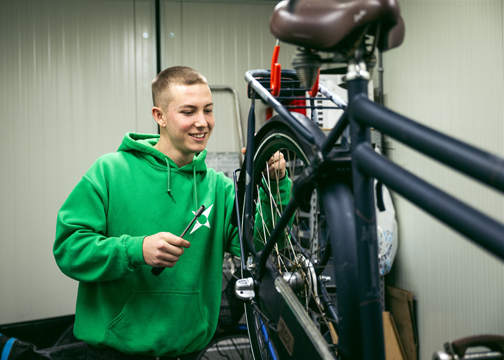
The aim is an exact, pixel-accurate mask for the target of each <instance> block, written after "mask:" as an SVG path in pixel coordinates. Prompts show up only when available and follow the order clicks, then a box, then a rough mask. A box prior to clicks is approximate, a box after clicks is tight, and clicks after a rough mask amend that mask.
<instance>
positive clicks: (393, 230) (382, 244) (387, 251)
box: [375, 180, 398, 276]
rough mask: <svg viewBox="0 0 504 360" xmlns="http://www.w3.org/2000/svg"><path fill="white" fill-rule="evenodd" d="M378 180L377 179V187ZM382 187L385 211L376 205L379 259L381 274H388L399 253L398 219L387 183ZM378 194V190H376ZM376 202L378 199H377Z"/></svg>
mask: <svg viewBox="0 0 504 360" xmlns="http://www.w3.org/2000/svg"><path fill="white" fill-rule="evenodd" d="M376 183H377V181H376V180H375V188H376ZM381 187H382V198H383V205H384V206H385V210H384V211H380V209H378V206H376V225H377V226H376V227H377V232H378V259H379V268H380V275H382V276H383V275H386V274H388V273H389V272H390V270H391V269H392V264H393V263H394V259H395V256H396V253H397V246H398V240H397V221H396V219H395V208H394V204H393V203H392V198H391V196H390V192H389V191H388V189H387V187H386V186H385V185H383V184H382V185H381ZM375 196H376V192H375ZM375 200H376V199H375ZM375 203H376V201H375Z"/></svg>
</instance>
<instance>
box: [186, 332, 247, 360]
mask: <svg viewBox="0 0 504 360" xmlns="http://www.w3.org/2000/svg"><path fill="white" fill-rule="evenodd" d="M196 359H197V360H222V359H226V360H253V359H254V357H253V355H252V350H251V348H250V341H249V336H248V333H247V331H237V332H234V333H225V334H223V335H220V336H217V337H216V338H215V339H213V340H212V341H210V343H209V344H208V345H207V346H206V347H205V348H204V349H203V350H201V352H200V353H199V354H198V356H197V357H196Z"/></svg>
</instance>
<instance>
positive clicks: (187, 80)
mask: <svg viewBox="0 0 504 360" xmlns="http://www.w3.org/2000/svg"><path fill="white" fill-rule="evenodd" d="M172 84H177V85H195V84H206V85H208V82H207V79H206V78H205V77H204V76H203V75H201V74H200V73H199V72H197V71H196V70H194V69H192V68H190V67H188V66H172V67H169V68H167V69H164V70H163V71H161V72H160V73H159V74H158V75H157V76H156V78H155V79H154V80H153V81H152V85H151V88H152V102H153V103H154V106H157V107H160V108H162V109H166V108H168V102H169V94H166V96H164V97H163V93H164V92H165V90H168V89H169V87H170V85H172Z"/></svg>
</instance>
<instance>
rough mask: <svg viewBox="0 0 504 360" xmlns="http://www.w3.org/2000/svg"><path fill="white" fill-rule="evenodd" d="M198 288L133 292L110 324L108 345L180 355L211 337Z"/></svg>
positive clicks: (138, 352) (138, 351)
mask: <svg viewBox="0 0 504 360" xmlns="http://www.w3.org/2000/svg"><path fill="white" fill-rule="evenodd" d="M210 332H211V331H210V329H209V326H208V322H207V320H206V317H205V315H204V313H203V309H202V307H201V301H200V295H199V292H197V291H194V292H178V291H163V292H154V293H153V292H134V293H132V294H131V296H130V297H129V299H128V301H127V302H126V304H125V305H124V307H123V309H122V311H121V313H120V314H119V315H118V316H116V317H115V318H114V319H113V320H112V321H111V322H110V323H109V325H108V329H107V337H106V342H107V345H108V346H110V347H113V348H116V349H120V350H121V351H122V352H124V353H130V354H146V355H152V356H161V355H179V354H182V353H183V352H190V351H194V350H197V349H198V348H199V347H200V346H201V345H202V344H203V343H206V342H207V340H210V337H211V336H212V334H210Z"/></svg>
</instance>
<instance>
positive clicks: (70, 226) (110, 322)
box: [54, 66, 291, 360]
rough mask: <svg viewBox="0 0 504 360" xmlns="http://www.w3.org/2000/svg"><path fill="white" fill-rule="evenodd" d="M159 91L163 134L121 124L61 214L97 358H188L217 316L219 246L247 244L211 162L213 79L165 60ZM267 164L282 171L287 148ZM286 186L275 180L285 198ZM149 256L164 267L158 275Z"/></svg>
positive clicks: (63, 239) (64, 255)
mask: <svg viewBox="0 0 504 360" xmlns="http://www.w3.org/2000/svg"><path fill="white" fill-rule="evenodd" d="M152 94H153V101H154V107H153V108H152V116H153V117H154V120H156V122H157V123H158V124H159V127H160V135H145V134H135V133H128V134H126V135H125V137H124V139H123V142H122V144H121V146H120V147H119V149H118V151H117V152H116V153H111V154H106V155H104V156H102V157H100V158H99V159H98V160H97V161H96V162H95V163H94V164H93V165H92V166H91V168H90V169H89V170H88V171H87V173H86V174H85V175H84V177H83V178H82V179H81V180H80V182H79V183H78V184H77V186H76V187H75V188H74V190H73V191H72V193H71V194H70V195H69V197H68V199H67V200H66V201H65V203H64V204H63V206H62V208H61V209H60V211H59V213H58V220H57V230H56V241H55V244H54V256H55V258H56V261H57V263H58V266H59V267H60V269H61V270H62V272H63V273H65V274H66V275H67V276H69V277H71V278H73V279H75V280H78V281H79V291H78V296H77V306H76V314H75V327H74V333H75V336H76V337H77V338H78V339H81V340H83V341H85V342H86V343H88V345H89V353H88V359H90V360H91V359H92V360H95V359H117V360H121V359H154V358H155V357H166V358H168V359H169V358H179V357H180V358H182V359H192V358H193V357H194V354H195V353H196V352H197V351H198V350H201V349H202V348H203V347H204V346H205V345H206V344H207V343H208V342H209V341H210V339H211V337H212V335H213V333H214V331H215V328H216V325H217V320H218V315H219V307H220V294H221V284H222V282H221V281H222V263H223V255H224V251H228V252H231V253H233V254H234V255H238V256H239V255H240V251H239V250H240V249H239V241H238V236H237V229H236V228H235V227H233V226H232V225H231V214H232V209H233V206H234V204H233V203H234V189H233V183H232V181H231V180H230V179H228V178H226V177H225V176H224V175H223V174H222V173H217V172H215V171H214V170H213V169H207V167H206V165H205V156H206V149H205V148H206V144H207V141H208V138H209V137H210V135H211V133H212V130H213V127H214V117H213V111H212V110H213V103H212V95H211V92H210V89H209V87H208V84H207V81H206V79H205V78H204V77H203V76H202V75H201V74H199V73H197V72H196V71H195V70H193V69H191V68H187V67H181V66H177V67H172V68H168V69H166V70H164V71H162V72H161V73H160V74H159V75H158V76H157V77H156V79H154V81H153V83H152ZM270 163H271V165H270V174H271V176H273V177H275V176H278V178H279V179H281V178H283V177H284V176H285V161H284V159H283V156H281V155H280V154H279V153H277V154H276V155H275V157H274V158H272V160H271V161H270ZM274 168H276V169H277V171H272V169H274ZM275 174H279V175H275ZM290 186H291V183H290V181H289V180H288V179H286V180H282V181H280V191H281V192H282V193H283V194H284V195H285V196H284V198H285V200H286V201H288V197H289V193H290ZM201 205H204V206H205V208H206V209H205V211H204V212H203V214H202V215H201V216H200V218H198V220H197V221H196V222H195V223H194V225H193V226H192V227H191V228H190V229H189V231H188V232H187V233H186V235H185V236H184V239H182V238H180V237H179V236H178V235H180V234H181V233H182V232H183V231H184V229H185V228H186V227H187V225H188V224H189V223H190V221H191V220H192V218H193V217H194V213H195V212H196V211H197V210H198V208H200V206H201ZM153 266H154V267H165V268H166V269H165V270H164V271H163V272H162V273H161V274H160V275H159V276H154V275H152V273H151V268H152V267H153Z"/></svg>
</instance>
